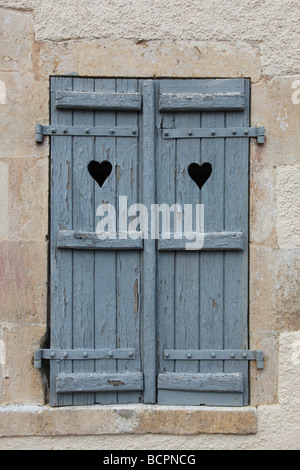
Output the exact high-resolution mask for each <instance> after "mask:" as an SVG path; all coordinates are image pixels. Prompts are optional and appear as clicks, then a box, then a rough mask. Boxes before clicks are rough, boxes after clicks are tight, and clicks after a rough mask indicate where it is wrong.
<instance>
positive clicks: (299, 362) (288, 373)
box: [279, 331, 300, 408]
mask: <svg viewBox="0 0 300 470" xmlns="http://www.w3.org/2000/svg"><path fill="white" fill-rule="evenodd" d="M299 389H300V331H295V332H285V333H282V334H281V335H280V356H279V403H280V404H281V405H287V406H289V407H292V406H295V407H296V408H299Z"/></svg>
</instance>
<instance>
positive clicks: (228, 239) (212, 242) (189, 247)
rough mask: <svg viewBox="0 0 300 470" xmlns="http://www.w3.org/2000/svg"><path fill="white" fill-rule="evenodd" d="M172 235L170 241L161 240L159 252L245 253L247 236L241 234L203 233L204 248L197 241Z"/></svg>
mask: <svg viewBox="0 0 300 470" xmlns="http://www.w3.org/2000/svg"><path fill="white" fill-rule="evenodd" d="M175 235H176V234H174V233H172V234H170V239H169V240H167V239H163V240H159V242H158V251H243V250H244V249H245V236H244V234H243V233H241V232H216V233H214V232H212V233H203V234H202V235H203V246H202V244H200V247H199V243H197V242H196V241H195V239H196V237H195V236H194V240H193V241H188V240H187V239H177V240H176V237H175Z"/></svg>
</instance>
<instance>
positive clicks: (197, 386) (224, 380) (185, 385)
mask: <svg viewBox="0 0 300 470" xmlns="http://www.w3.org/2000/svg"><path fill="white" fill-rule="evenodd" d="M158 389H159V390H183V391H184V390H186V391H188V392H195V391H198V392H215V393H216V392H237V393H243V389H244V381H243V375H242V374H222V373H218V374H184V373H183V374H177V373H166V374H159V375H158Z"/></svg>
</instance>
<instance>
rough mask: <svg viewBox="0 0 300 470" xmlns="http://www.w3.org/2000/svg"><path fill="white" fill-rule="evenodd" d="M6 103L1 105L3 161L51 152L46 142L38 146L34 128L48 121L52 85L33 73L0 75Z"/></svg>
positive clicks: (0, 143)
mask: <svg viewBox="0 0 300 470" xmlns="http://www.w3.org/2000/svg"><path fill="white" fill-rule="evenodd" d="M0 80H2V81H3V82H4V83H5V85H6V104H4V105H0V121H1V139H0V158H25V157H27V158H29V157H33V156H37V157H42V156H47V155H48V153H49V149H48V144H47V139H45V143H44V144H43V145H37V144H36V143H35V125H36V124H37V123H39V122H41V124H46V123H48V122H49V116H48V114H49V82H48V80H47V81H44V82H39V81H36V80H35V78H34V75H33V74H32V73H25V74H19V73H16V72H1V73H0Z"/></svg>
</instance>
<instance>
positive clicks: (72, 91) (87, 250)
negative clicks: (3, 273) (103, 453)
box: [50, 78, 143, 406]
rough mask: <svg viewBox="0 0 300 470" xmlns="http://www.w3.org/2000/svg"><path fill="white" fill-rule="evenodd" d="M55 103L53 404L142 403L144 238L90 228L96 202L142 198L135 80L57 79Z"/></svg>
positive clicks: (93, 225) (138, 101)
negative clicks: (93, 166) (97, 176)
mask: <svg viewBox="0 0 300 470" xmlns="http://www.w3.org/2000/svg"><path fill="white" fill-rule="evenodd" d="M51 104H52V107H51V124H52V126H54V128H55V127H56V126H57V129H54V131H53V137H52V139H51V163H52V172H51V174H52V177H51V181H52V184H51V209H52V210H51V351H52V353H51V354H52V360H51V373H50V375H51V383H50V393H51V404H52V405H56V406H63V405H88V404H94V403H102V404H112V403H131V402H140V401H141V393H142V390H143V374H142V371H141V357H140V349H141V348H140V339H139V338H140V320H141V315H140V313H141V311H140V290H141V268H140V266H141V251H142V247H143V245H142V240H137V241H136V243H133V242H132V240H128V241H127V240H120V241H112V242H111V243H110V242H109V240H108V241H107V242H106V243H100V241H99V240H98V238H97V237H96V234H95V228H96V225H97V221H96V217H95V216H96V209H97V207H98V206H99V204H102V203H110V204H114V206H115V207H116V209H117V210H118V200H119V196H127V198H128V204H129V205H130V204H133V203H136V202H137V201H138V200H139V170H140V167H139V145H138V142H139V141H138V124H139V113H140V109H141V94H140V91H139V84H138V81H137V80H102V79H96V80H94V79H83V78H53V79H52V80H51ZM55 134H60V135H56V136H55ZM72 134H74V135H73V136H72ZM91 161H97V162H99V163H101V162H103V161H108V162H109V163H110V164H111V165H112V173H111V174H110V176H109V178H108V179H107V180H106V182H105V184H104V185H103V187H102V188H100V186H99V185H98V184H97V183H96V182H95V181H94V179H93V178H92V177H91V175H90V174H89V172H88V165H89V163H90V162H91Z"/></svg>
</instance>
